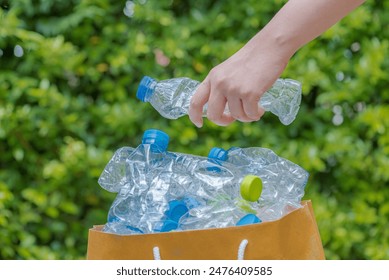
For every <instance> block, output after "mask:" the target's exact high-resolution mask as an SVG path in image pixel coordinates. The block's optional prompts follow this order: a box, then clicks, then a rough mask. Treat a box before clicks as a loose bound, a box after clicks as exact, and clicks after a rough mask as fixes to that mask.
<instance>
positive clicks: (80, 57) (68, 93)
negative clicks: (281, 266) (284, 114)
mask: <svg viewBox="0 0 389 280" xmlns="http://www.w3.org/2000/svg"><path fill="white" fill-rule="evenodd" d="M283 3H285V1H280V0H273V1H257V0H248V1H241V2H239V4H237V2H236V1H232V0H225V1H217V0H211V1H184V0H170V1H153V0H134V1H133V2H132V1H127V2H124V1H108V0H93V1H92V0H83V1H82V0H69V1H60V0H13V1H0V259H83V258H85V254H86V247H87V233H88V228H90V227H91V226H92V225H93V224H103V223H105V219H106V214H107V211H108V209H109V206H110V204H111V203H112V201H113V199H114V195H113V194H110V193H107V192H106V191H104V190H103V189H102V188H100V186H99V185H98V184H97V179H98V177H99V175H100V173H101V171H102V169H103V168H104V166H105V164H106V163H107V162H108V160H109V159H110V157H111V156H112V154H113V153H114V151H115V150H116V149H118V148H119V147H122V146H133V147H134V146H137V145H138V144H139V142H140V139H141V136H142V133H143V131H144V130H146V129H149V128H158V129H162V130H164V131H166V132H167V133H168V134H169V135H170V136H171V143H170V146H169V149H170V150H173V151H178V152H184V153H192V154H198V155H206V154H207V152H208V150H209V149H210V148H211V147H213V146H221V147H223V148H229V147H231V146H241V147H250V146H261V147H267V148H270V149H272V150H274V151H275V152H276V153H277V154H278V155H280V156H282V157H285V158H288V159H290V160H291V161H293V162H295V163H297V164H299V165H301V166H302V167H304V168H305V169H306V170H308V171H309V172H310V179H309V182H308V184H307V188H306V195H305V198H306V199H311V200H312V201H313V205H314V210H315V214H316V217H317V221H318V225H319V229H320V232H321V237H322V241H323V245H324V248H325V252H326V256H327V258H328V259H389V226H388V218H389V171H388V170H389V117H388V116H389V104H388V101H389V86H388V85H389V75H388V73H389V56H388V49H389V48H388V47H389V41H388V38H389V28H388V23H389V15H388V14H389V1H388V0H382V1H368V2H367V3H365V4H364V5H363V6H362V7H360V8H358V9H357V10H356V11H354V12H353V13H352V14H350V15H349V16H347V17H346V18H345V19H344V20H342V21H341V22H340V23H338V24H337V25H336V26H334V27H333V28H331V29H330V30H329V31H327V32H326V33H325V34H323V35H322V36H321V37H320V38H318V39H316V40H315V41H313V42H311V43H310V44H308V45H307V46H305V47H304V48H302V49H301V50H300V51H299V52H298V53H297V54H296V55H295V56H294V57H293V58H292V60H291V62H290V64H289V65H288V67H287V69H286V70H285V72H284V73H283V77H289V78H293V79H296V80H299V81H301V82H302V83H303V94H304V96H303V104H302V107H301V111H300V113H299V115H298V117H297V119H296V121H295V122H294V123H293V124H291V125H290V126H283V125H282V124H281V123H279V121H278V119H277V118H276V117H274V116H272V115H271V114H266V115H265V116H264V118H263V119H262V120H261V121H260V122H258V123H251V124H243V123H234V124H232V125H231V126H229V127H227V128H223V127H217V126H215V125H213V124H212V123H210V122H209V121H205V126H204V127H203V128H202V129H197V128H196V127H195V126H194V125H192V124H191V123H190V121H189V119H188V118H187V117H183V118H181V119H179V120H175V121H171V120H166V119H163V118H162V117H161V116H159V115H158V113H156V112H155V111H154V110H153V109H152V108H151V106H150V105H148V104H143V103H140V102H139V101H137V100H136V98H135V92H136V89H137V84H138V83H139V81H140V79H141V78H142V76H143V75H150V76H153V77H156V78H158V79H166V78H171V77H180V76H187V77H191V78H194V79H198V80H202V79H203V78H204V77H205V76H206V74H207V73H208V71H209V70H210V69H211V68H212V67H213V66H216V65H217V64H218V63H220V62H222V61H223V60H225V59H226V58H228V57H229V56H230V55H232V54H233V53H234V52H235V51H236V50H238V49H239V48H240V47H241V46H242V45H243V44H244V43H245V42H247V41H248V40H249V39H250V38H251V37H252V36H253V35H254V34H255V33H256V32H257V31H258V30H259V29H260V28H262V27H263V26H264V25H265V24H266V23H267V22H268V21H269V20H270V19H271V17H272V16H273V15H274V14H275V12H276V11H277V10H278V9H279V8H280V7H281V6H282V4H283ZM166 64H167V65H166Z"/></svg>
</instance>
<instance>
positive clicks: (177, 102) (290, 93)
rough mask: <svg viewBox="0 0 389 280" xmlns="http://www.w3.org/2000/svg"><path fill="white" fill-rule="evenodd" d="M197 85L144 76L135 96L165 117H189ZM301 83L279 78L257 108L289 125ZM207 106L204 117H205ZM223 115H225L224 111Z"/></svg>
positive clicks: (299, 101) (293, 114)
mask: <svg viewBox="0 0 389 280" xmlns="http://www.w3.org/2000/svg"><path fill="white" fill-rule="evenodd" d="M199 84H200V82H198V81H195V80H192V79H189V78H186V77H182V78H174V79H169V80H162V81H157V80H155V79H153V78H151V77H148V76H145V77H143V79H142V81H141V82H140V84H139V87H138V90H137V93H136V96H137V98H138V99H139V100H141V101H143V102H150V104H151V105H152V106H153V107H154V108H155V109H156V110H157V111H158V112H159V113H160V114H161V115H162V116H163V117H165V118H168V119H177V118H179V117H182V116H184V115H187V114H188V110H189V105H190V99H191V98H192V96H193V95H194V94H195V92H196V89H197V87H198V86H199ZM300 103H301V83H300V82H298V81H295V80H292V79H278V80H277V81H276V82H275V83H274V85H273V86H272V87H271V88H270V89H269V90H268V91H266V92H265V93H264V95H263V96H262V97H261V99H260V101H259V105H260V106H262V107H263V108H264V109H265V110H266V111H270V112H272V113H273V114H274V115H276V116H278V118H279V120H280V121H281V123H283V124H284V125H289V124H291V123H292V122H293V121H294V120H295V118H296V116H297V113H298V111H299V109H300ZM206 110H207V106H204V110H203V115H204V116H206ZM225 112H226V113H227V112H228V108H226V110H225Z"/></svg>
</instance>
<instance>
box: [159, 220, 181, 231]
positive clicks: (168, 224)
mask: <svg viewBox="0 0 389 280" xmlns="http://www.w3.org/2000/svg"><path fill="white" fill-rule="evenodd" d="M177 228H178V223H177V222H175V221H172V220H165V221H164V222H163V224H162V226H161V228H159V229H158V230H157V231H160V232H168V231H172V230H175V229H177Z"/></svg>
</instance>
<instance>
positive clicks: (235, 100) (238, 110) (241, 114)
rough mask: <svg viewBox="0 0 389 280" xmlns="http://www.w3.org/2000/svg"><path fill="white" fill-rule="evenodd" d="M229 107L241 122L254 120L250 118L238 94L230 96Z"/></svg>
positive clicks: (232, 114)
mask: <svg viewBox="0 0 389 280" xmlns="http://www.w3.org/2000/svg"><path fill="white" fill-rule="evenodd" d="M227 103H228V109H229V111H230V114H231V116H232V117H233V118H235V119H237V120H239V121H241V122H252V121H253V120H252V119H251V118H249V117H248V116H247V115H246V113H245V111H244V110H243V104H242V100H241V99H240V98H239V97H237V96H231V97H229V98H228V101H227Z"/></svg>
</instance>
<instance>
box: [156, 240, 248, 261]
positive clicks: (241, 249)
mask: <svg viewBox="0 0 389 280" xmlns="http://www.w3.org/2000/svg"><path fill="white" fill-rule="evenodd" d="M248 243H249V241H248V240H247V239H243V240H242V242H240V244H239V248H238V260H244V252H245V250H246V246H247V244H248ZM153 256H154V260H156V261H158V260H161V253H160V252H159V247H158V246H155V247H154V248H153Z"/></svg>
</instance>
